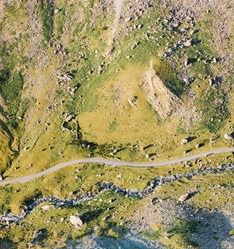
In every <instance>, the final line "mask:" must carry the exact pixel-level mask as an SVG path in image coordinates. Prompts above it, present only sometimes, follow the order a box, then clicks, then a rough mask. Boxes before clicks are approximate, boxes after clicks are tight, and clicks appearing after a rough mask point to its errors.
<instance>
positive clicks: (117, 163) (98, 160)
mask: <svg viewBox="0 0 234 249" xmlns="http://www.w3.org/2000/svg"><path fill="white" fill-rule="evenodd" d="M227 152H234V147H231V148H221V149H214V150H210V151H206V152H202V153H200V154H196V155H192V156H186V157H181V158H176V159H171V160H167V161H162V162H149V163H142V162H125V161H120V160H114V159H106V158H102V157H93V158H84V159H77V160H72V161H68V162H63V163H59V164H57V165H54V166H53V167H51V168H49V169H46V170H43V171H41V172H39V173H35V174H32V175H28V176H21V177H15V178H10V179H5V180H3V181H1V182H0V186H5V185H7V184H14V183H25V182H29V181H32V180H35V179H37V178H39V177H42V176H46V175H48V174H50V173H53V172H55V171H58V170H60V169H62V168H65V167H68V166H71V165H74V164H78V163H102V164H105V165H109V166H128V167H159V166H167V165H172V164H177V163H182V162H187V161H191V160H195V159H198V158H201V157H206V156H209V155H215V154H222V153H227Z"/></svg>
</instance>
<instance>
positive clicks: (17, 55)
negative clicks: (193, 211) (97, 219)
mask: <svg viewBox="0 0 234 249" xmlns="http://www.w3.org/2000/svg"><path fill="white" fill-rule="evenodd" d="M232 5H233V4H232V3H231V1H230V0H223V1H222V3H221V2H220V1H217V0H216V1H213V0H206V1H196V0H183V1H179V3H178V1H175V0H166V1H164V0H138V1H136V0H129V1H127V0H126V1H121V0H119V1H117V0H113V1H112V0H111V1H109V0H82V1H75V0H69V1H68V0H11V1H8V0H2V1H1V2H0V176H1V178H8V177H15V176H24V175H30V174H34V173H37V172H39V171H42V170H45V169H46V168H49V167H52V166H53V165H56V164H58V163H61V162H65V161H70V160H73V159H78V158H81V157H82V158H83V157H94V156H102V157H108V158H116V159H121V160H127V161H146V162H148V161H160V160H167V159H170V158H176V157H183V156H184V155H185V154H186V155H187V154H188V155H192V154H194V153H200V152H203V151H209V150H212V149H216V148H223V147H231V146H233V136H234V125H233V99H234V97H233V85H232V84H233V70H232V69H233V68H232V64H233V53H232V52H233V51H232V50H233V46H232V44H233V34H232V32H231V30H232V27H231V23H232V12H233V6H232ZM232 156H233V155H232V154H231V153H230V154H228V155H227V156H225V157H224V156H214V157H212V159H209V158H208V159H204V162H203V161H202V160H203V159H201V161H199V160H197V161H196V162H194V164H193V166H191V167H195V168H197V167H202V166H204V165H209V166H214V167H216V165H217V164H222V163H232V162H233V158H232ZM203 163H204V165H203ZM200 164H201V165H200ZM210 164H211V165H210ZM75 167H76V166H75ZM75 167H74V168H72V169H71V172H70V171H69V170H68V171H67V172H66V171H61V173H60V172H58V173H56V174H52V175H51V176H48V178H45V179H44V178H43V179H41V180H40V179H39V180H38V181H35V182H32V183H28V185H27V184H25V185H22V186H23V187H22V188H21V187H19V185H15V186H14V187H12V189H11V187H10V186H7V187H5V188H2V189H1V190H0V192H1V191H2V192H1V196H2V197H0V200H1V201H2V203H5V204H1V203H0V212H1V213H4V212H7V211H12V212H14V213H19V212H20V210H22V206H23V205H24V203H25V202H27V200H28V199H30V198H31V197H32V196H37V195H43V196H44V195H56V196H59V197H67V196H69V193H70V194H71V195H72V193H73V192H76V191H78V193H82V194H84V193H87V192H95V191H96V189H97V184H98V182H99V181H101V180H103V181H109V182H116V181H117V184H120V185H121V186H124V187H129V188H131V187H132V188H133V189H134V188H137V189H138V188H140V189H141V188H143V187H145V185H147V182H148V181H149V180H150V179H152V178H153V177H154V176H155V174H156V175H161V174H162V175H165V174H167V171H168V169H162V171H160V170H157V169H148V170H147V169H144V170H142V171H140V170H139V169H128V168H125V167H124V168H123V170H122V168H121V169H119V168H117V169H116V170H115V169H109V168H108V167H106V166H104V165H102V164H94V165H92V166H91V165H89V164H84V165H83V166H77V167H78V168H77V167H76V169H75ZM80 167H81V168H80ZM186 167H187V166H184V168H183V165H182V164H180V165H178V167H177V166H176V167H173V166H172V167H171V168H170V170H169V171H170V172H171V171H173V170H178V172H180V171H181V172H184V171H187V170H189V169H187V168H186ZM73 170H74V171H75V170H77V171H75V172H76V173H74V172H73ZM151 170H152V171H151ZM119 171H120V172H119ZM69 172H70V173H71V174H70V173H69ZM77 172H78V173H77ZM79 172H81V173H79ZM126 172H127V173H126ZM74 174H79V175H78V176H76V177H75V178H74ZM125 174H129V179H128V180H127V179H125V178H124V179H122V175H125ZM224 174H225V173H224ZM118 176H119V177H118ZM207 179H208V180H204V181H205V182H206V183H204V186H206V185H209V183H210V182H212V184H214V185H215V184H218V182H219V180H218V179H216V180H214V179H213V178H212V180H210V178H209V177H208V178H207ZM43 181H45V182H44V184H43ZM216 181H217V182H216ZM221 181H223V184H228V183H227V182H229V181H230V178H229V177H227V179H226V181H227V182H225V180H223V178H222V180H221ZM207 182H209V183H207ZM185 185H186V184H185ZM198 185H199V184H198ZM204 186H203V187H204ZM183 187H184V188H185V189H186V188H187V187H188V186H187V185H186V187H185V186H183ZM204 188H205V187H204ZM77 189H78V190H77ZM178 189H180V188H179V187H178ZM79 191H80V192H79ZM179 191H180V190H179ZM212 191H213V190H212ZM228 191H229V190H228ZM166 192H167V190H165V193H166ZM227 193H229V192H227ZM227 193H226V192H225V197H223V198H224V199H225V198H229V197H228V194H227ZM206 194H207V193H206ZM204 196H205V194H204ZM204 196H203V195H202V197H201V199H202V198H205V197H204ZM108 198H109V197H108ZM116 198H117V199H118V201H119V202H118V204H116V206H118V207H120V206H121V205H122V203H123V202H125V201H126V203H127V204H126V209H127V205H131V202H132V200H125V201H123V200H122V199H121V198H120V197H116ZM170 198H171V196H170ZM201 199H199V198H198V200H197V203H199V205H200V202H201ZM6 200H8V201H7V202H6ZM225 200H226V199H225ZM228 200H229V199H228ZM133 202H134V203H135V200H134V201H133ZM129 203H130V204H129ZM197 203H195V206H196V204H197ZM216 204H217V203H216ZM95 205H96V204H95ZM95 205H94V206H95ZM136 205H138V203H137V204H136ZM207 205H208V204H207ZM214 206H215V205H214ZM217 206H219V203H218V204H217ZM205 208H206V207H205ZM120 209H121V208H120ZM123 209H124V208H123ZM118 210H119V209H118ZM64 212H65V211H64ZM116 212H117V211H116ZM122 212H123V213H124V212H125V211H124V210H122V209H121V212H120V216H121V215H123V213H122ZM30 222H31V221H29V223H30ZM30 224H31V223H30ZM37 225H38V224H37ZM26 227H27V226H26ZM38 227H40V226H39V225H38ZM10 229H12V228H10ZM17 229H18V228H17ZM25 229H26V230H27V228H25ZM50 229H52V228H51V227H50ZM69 229H70V228H69ZM26 230H25V231H26ZM52 230H53V229H52ZM6 231H8V230H6ZM27 231H28V230H27ZM11 232H12V230H11ZM6 233H7V232H6ZM26 233H27V232H25V234H26ZM52 233H53V234H54V236H55V233H54V231H53V232H52ZM71 233H72V232H71ZM4 234H5V233H3V234H2V235H1V233H0V235H1V237H4V236H5V235H4ZM25 234H24V235H25ZM31 235H32V234H31ZM31 235H28V233H27V236H28V238H30V236H31ZM20 236H21V237H22V236H23V235H22V234H21V235H20ZM20 236H19V237H20ZM25 236H26V235H25ZM16 237H17V236H16V235H15V234H14V235H12V238H13V240H14V241H16V240H17V239H16ZM55 237H56V236H55ZM18 241H20V239H19V240H18ZM23 246H24V245H23ZM23 246H22V248H23ZM178 248H179V247H178Z"/></svg>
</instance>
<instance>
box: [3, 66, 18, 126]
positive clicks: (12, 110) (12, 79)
mask: <svg viewBox="0 0 234 249" xmlns="http://www.w3.org/2000/svg"><path fill="white" fill-rule="evenodd" d="M0 81H1V85H0V91H1V94H2V95H3V98H4V99H5V101H6V103H7V105H8V107H9V111H8V114H9V116H10V119H9V124H10V125H11V126H13V127H15V126H16V125H17V121H16V114H17V112H18V109H19V106H20V102H21V92H22V87H23V76H22V75H21V73H20V72H16V73H11V72H10V71H9V70H6V69H5V70H2V71H0Z"/></svg>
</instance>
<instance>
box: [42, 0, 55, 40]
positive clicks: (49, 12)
mask: <svg viewBox="0 0 234 249" xmlns="http://www.w3.org/2000/svg"><path fill="white" fill-rule="evenodd" d="M53 13H54V9H53V4H52V2H51V1H49V0H40V2H39V15H40V18H41V22H42V29H43V36H44V39H45V41H46V42H47V43H49V42H50V40H51V38H52V37H53V27H54V20H53Z"/></svg>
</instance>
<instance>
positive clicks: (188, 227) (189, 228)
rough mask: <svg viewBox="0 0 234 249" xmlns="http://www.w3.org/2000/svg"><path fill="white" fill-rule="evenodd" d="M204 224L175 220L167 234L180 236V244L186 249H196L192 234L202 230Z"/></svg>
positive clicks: (194, 221) (196, 245)
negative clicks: (187, 248) (189, 248)
mask: <svg viewBox="0 0 234 249" xmlns="http://www.w3.org/2000/svg"><path fill="white" fill-rule="evenodd" d="M204 226H205V224H203V223H202V222H201V221H196V220H185V219H183V220H177V221H176V222H175V223H174V224H173V226H172V229H170V230H169V233H171V234H172V235H180V236H181V238H182V241H181V244H183V246H185V245H187V246H188V247H190V246H192V247H193V248H197V247H198V244H197V242H195V241H193V240H192V234H193V233H199V232H201V230H202V229H203V227H204Z"/></svg>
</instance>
